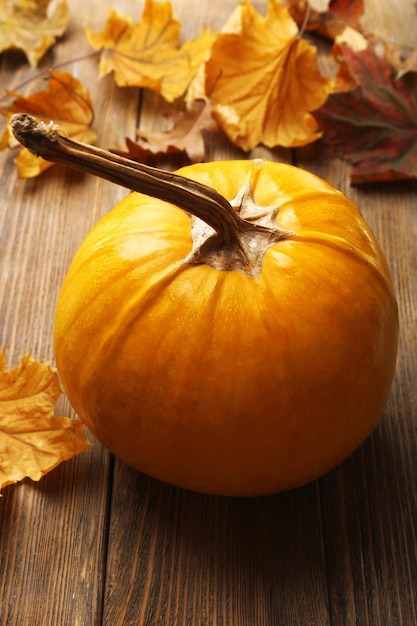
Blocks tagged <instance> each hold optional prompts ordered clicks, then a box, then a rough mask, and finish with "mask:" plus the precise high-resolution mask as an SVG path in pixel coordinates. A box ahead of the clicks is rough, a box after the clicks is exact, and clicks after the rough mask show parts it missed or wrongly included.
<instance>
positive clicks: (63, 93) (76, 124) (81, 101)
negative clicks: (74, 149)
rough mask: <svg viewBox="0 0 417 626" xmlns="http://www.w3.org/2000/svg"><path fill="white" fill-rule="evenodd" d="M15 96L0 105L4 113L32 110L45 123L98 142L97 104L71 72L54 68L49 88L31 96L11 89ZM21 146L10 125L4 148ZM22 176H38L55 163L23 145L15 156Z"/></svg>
mask: <svg viewBox="0 0 417 626" xmlns="http://www.w3.org/2000/svg"><path fill="white" fill-rule="evenodd" d="M7 93H8V95H9V96H10V97H13V98H14V100H13V102H12V103H11V104H10V105H9V106H3V107H0V113H1V114H2V115H4V116H5V117H7V118H9V119H10V118H11V117H12V115H13V114H14V113H29V114H30V115H33V116H34V117H36V119H38V120H39V121H44V122H45V123H49V122H51V121H52V122H54V123H56V124H57V125H59V126H60V127H61V128H62V129H63V130H64V131H65V132H66V134H67V135H68V137H71V138H73V139H77V140H78V141H82V142H84V143H94V141H95V140H96V134H95V132H94V131H93V130H92V128H91V124H92V122H93V118H94V110H93V104H92V101H91V98H90V94H89V92H88V90H87V89H86V88H85V87H84V86H83V85H82V83H80V81H78V80H77V79H76V78H74V77H73V76H72V75H71V74H68V73H67V72H57V71H51V72H50V73H49V79H48V88H47V89H46V90H43V91H38V92H37V93H34V94H33V95H31V96H29V97H25V96H23V95H21V94H18V93H15V92H12V91H8V92H7ZM7 147H9V148H16V147H20V144H18V142H17V141H16V139H15V137H14V135H13V133H12V131H11V129H10V128H9V125H7V127H6V129H5V131H4V133H3V136H2V137H1V138H0V149H4V148H7ZM15 163H16V165H17V168H18V174H19V177H20V178H30V177H33V176H37V175H38V174H40V173H41V172H43V171H44V170H45V169H47V168H48V167H50V166H51V165H52V163H49V162H47V161H44V160H43V159H42V158H40V157H36V156H34V155H33V154H31V153H30V152H29V151H28V150H27V149H26V148H22V149H21V151H20V153H19V155H18V156H17V157H16V159H15Z"/></svg>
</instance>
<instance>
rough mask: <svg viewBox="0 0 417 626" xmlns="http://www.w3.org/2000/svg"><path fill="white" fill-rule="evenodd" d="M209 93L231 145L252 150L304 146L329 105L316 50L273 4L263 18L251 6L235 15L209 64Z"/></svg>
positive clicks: (245, 4)
mask: <svg viewBox="0 0 417 626" xmlns="http://www.w3.org/2000/svg"><path fill="white" fill-rule="evenodd" d="M206 74H207V79H206V93H207V94H208V96H209V98H210V100H211V102H212V103H213V104H214V105H215V106H214V117H215V119H216V120H217V122H218V123H219V125H220V127H221V128H222V129H223V130H224V132H225V133H226V134H227V135H228V136H229V138H230V139H231V141H233V143H235V144H236V145H238V146H239V147H241V148H243V149H244V150H251V149H252V148H254V147H255V146H257V145H258V144H261V143H262V144H265V145H266V146H268V147H271V148H272V147H274V146H284V147H295V146H302V145H305V144H307V143H310V142H312V141H314V140H316V139H317V138H318V137H319V136H320V133H319V132H318V127H317V123H316V121H315V119H314V118H313V117H312V115H311V114H310V112H311V111H313V110H314V109H316V108H318V107H319V106H321V105H322V104H323V102H324V101H325V100H326V98H327V96H328V94H329V91H330V89H331V83H330V81H329V80H328V79H327V78H325V77H323V76H322V75H321V74H320V71H319V69H318V66H317V49H316V48H315V47H313V46H311V45H310V44H309V43H308V42H307V41H305V40H303V39H302V38H300V37H298V28H297V25H296V23H295V22H294V20H293V19H292V18H291V16H290V14H289V12H288V10H287V9H286V8H285V7H284V6H283V5H281V4H280V3H279V2H278V1H277V0H269V3H268V13H267V15H266V17H265V18H264V17H261V16H260V15H259V14H258V13H257V12H256V11H255V10H254V8H253V7H252V5H251V4H250V3H249V2H242V3H241V4H239V5H238V6H237V7H236V9H235V10H234V11H233V13H232V15H231V16H230V18H229V20H228V21H227V23H226V24H225V26H224V28H223V29H222V32H221V33H220V34H219V36H218V37H217V40H216V42H215V43H214V45H213V48H212V52H211V56H210V58H209V60H208V62H207V64H206Z"/></svg>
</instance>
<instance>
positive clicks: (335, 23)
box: [285, 0, 364, 40]
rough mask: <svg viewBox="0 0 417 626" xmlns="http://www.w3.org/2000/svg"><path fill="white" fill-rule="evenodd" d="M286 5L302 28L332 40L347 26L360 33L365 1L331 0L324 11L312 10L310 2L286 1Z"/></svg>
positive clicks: (300, 0)
mask: <svg viewBox="0 0 417 626" xmlns="http://www.w3.org/2000/svg"><path fill="white" fill-rule="evenodd" d="M285 5H286V6H287V7H288V9H289V11H290V13H291V16H292V17H293V19H294V20H295V21H296V22H297V24H298V25H299V26H300V27H303V28H304V29H305V30H307V31H314V32H317V33H319V34H320V35H322V36H324V37H327V38H328V39H331V40H333V39H334V38H335V36H336V35H337V34H338V33H339V32H340V31H341V30H343V29H344V28H345V27H346V26H350V27H351V28H354V29H355V30H358V31H359V30H360V20H361V17H362V15H363V13H364V0H331V2H330V3H329V6H328V8H327V9H326V10H324V11H323V10H317V9H314V8H312V6H311V5H312V3H311V2H308V0H285ZM317 8H318V7H317Z"/></svg>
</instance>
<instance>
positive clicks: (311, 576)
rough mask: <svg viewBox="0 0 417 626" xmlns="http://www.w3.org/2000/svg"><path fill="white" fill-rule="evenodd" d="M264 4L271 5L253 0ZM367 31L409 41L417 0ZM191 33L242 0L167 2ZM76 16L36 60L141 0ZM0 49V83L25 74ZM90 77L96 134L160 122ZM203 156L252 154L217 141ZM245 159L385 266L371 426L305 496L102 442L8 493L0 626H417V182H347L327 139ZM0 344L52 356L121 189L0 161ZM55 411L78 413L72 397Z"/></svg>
mask: <svg viewBox="0 0 417 626" xmlns="http://www.w3.org/2000/svg"><path fill="white" fill-rule="evenodd" d="M254 4H255V6H256V8H257V9H258V10H259V11H261V12H263V11H264V10H265V7H266V1H264V2H261V1H260V0H258V1H257V2H256V3H254ZM365 4H366V16H365V26H366V28H367V29H368V30H371V31H372V32H375V33H377V34H378V35H379V36H381V37H384V38H387V39H389V40H393V41H398V42H399V43H404V44H407V45H413V44H414V43H415V42H416V40H417V23H416V7H415V3H414V2H413V1H412V0H403V1H402V2H401V9H398V7H397V6H394V3H391V2H390V1H389V0H383V1H382V0H368V1H367V2H366V3H365ZM173 5H174V7H175V10H176V13H177V15H178V17H179V19H180V21H181V22H182V35H183V37H184V38H188V37H194V36H196V35H197V34H198V33H199V31H200V28H201V26H202V25H206V26H209V27H213V28H216V29H219V28H220V27H221V25H222V24H223V22H224V20H225V19H226V17H227V16H228V15H229V14H230V12H231V10H232V8H233V7H234V6H235V3H234V2H232V0H226V1H224V2H219V1H218V0H211V1H210V2H209V1H208V0H199V2H198V3H197V2H186V1H185V0H173ZM69 6H70V10H71V26H70V29H69V31H68V33H67V34H66V35H65V37H64V38H63V40H62V41H60V43H59V45H58V46H56V47H55V48H54V49H53V51H52V52H51V53H49V54H48V56H47V58H46V59H45V60H44V61H43V62H42V68H43V69H47V68H48V67H49V66H51V65H53V66H56V65H57V64H60V63H63V62H66V61H71V59H76V58H79V57H80V58H81V57H83V56H84V55H85V54H87V53H88V52H89V51H90V48H89V46H88V44H87V42H86V40H85V37H84V30H83V29H84V26H85V25H86V24H88V25H89V26H90V27H91V28H93V29H96V30H101V29H102V26H103V24H104V22H105V20H106V18H107V12H108V9H109V7H111V6H113V7H114V8H116V9H117V10H118V11H120V12H122V13H126V14H130V15H132V16H133V18H134V19H135V20H138V19H139V18H140V15H141V10H142V7H143V2H138V3H134V6H132V3H131V2H129V1H128V0H123V1H120V0H117V2H115V1H113V2H111V1H110V0H100V1H99V0H90V2H89V4H88V12H87V11H86V10H85V3H82V2H81V0H69ZM25 67H26V64H25V62H24V59H23V57H22V56H21V55H19V54H18V53H10V54H9V53H7V54H3V55H2V57H1V66H0V87H1V89H2V90H4V89H5V88H6V87H13V88H15V87H16V86H17V85H18V84H19V82H23V80H25V77H26V74H25V70H24V68H25ZM65 69H67V70H68V71H71V72H73V73H75V75H77V77H78V78H79V79H80V80H82V81H83V82H84V83H85V84H87V85H88V87H89V89H90V91H91V94H92V98H93V101H94V104H95V111H96V121H95V125H94V126H95V129H96V131H97V133H98V136H99V138H98V144H99V145H101V146H103V147H113V146H115V145H116V144H117V143H119V142H120V141H122V140H123V138H124V137H125V136H129V137H131V138H134V136H135V129H136V127H137V124H138V123H140V126H141V128H142V129H143V130H147V129H150V128H156V127H158V126H159V127H160V126H161V124H162V121H161V119H162V118H161V115H162V113H163V110H164V106H165V105H164V103H163V102H162V101H161V99H160V98H159V97H158V96H155V94H152V93H140V92H138V91H137V90H135V89H127V90H121V89H118V88H116V87H115V85H114V84H113V81H112V79H111V77H108V78H105V79H101V80H100V81H97V79H96V61H94V60H93V59H83V60H79V61H72V62H71V63H69V65H68V66H67V67H66V68H65ZM207 151H208V158H209V159H210V160H212V159H224V158H246V156H247V155H244V154H243V153H242V152H241V151H239V150H238V149H236V148H235V147H233V146H231V145H230V143H229V142H228V141H227V140H226V139H224V138H223V137H221V136H220V135H219V136H216V135H211V136H209V137H207ZM251 156H256V157H261V156H262V157H266V158H273V159H275V160H284V161H287V162H295V163H296V164H298V165H300V166H303V167H306V168H307V169H310V170H311V171H314V172H316V173H317V174H319V175H320V176H323V177H324V178H326V179H327V180H329V182H331V183H332V184H333V185H335V186H336V187H338V188H340V189H342V191H344V192H345V193H346V194H347V195H349V196H350V197H352V199H353V200H354V201H355V202H357V204H358V205H359V206H360V208H361V210H362V212H363V213H364V215H365V217H366V219H367V220H368V221H369V223H370V224H371V226H372V228H373V229H374V231H375V233H376V235H377V237H378V239H379V240H380V242H381V245H382V247H383V248H384V250H385V252H386V255H387V258H388V260H389V263H390V266H391V269H392V273H393V279H394V284H395V288H396V291H397V295H398V302H399V309H400V321H401V334H400V344H399V357H398V366H397V373H396V378H395V381H394V385H393V389H392V393H391V397H390V400H389V403H388V405H387V407H386V410H385V413H384V416H383V419H382V420H381V423H380V425H379V427H378V428H377V430H376V431H375V433H374V434H373V435H372V436H371V437H370V438H369V440H368V441H367V442H365V444H364V445H363V446H362V447H361V448H360V449H359V450H358V451H357V452H356V453H355V454H354V455H352V457H351V458H349V459H348V460H347V461H346V462H345V463H344V464H343V465H341V466H340V467H338V468H336V469H335V470H334V471H332V472H330V473H329V474H328V475H326V476H325V477H323V478H322V479H320V480H318V481H315V482H314V483H312V484H310V485H307V486H306V487H303V488H301V489H298V490H295V491H291V492H288V493H284V494H279V495H276V496H272V497H268V498H260V499H247V500H244V499H243V500H242V499H233V498H217V497H210V496H203V495H199V494H194V493H190V492H185V491H182V490H179V489H175V488H173V487H170V486H167V485H164V484H162V483H159V482H157V481H154V480H152V479H150V478H147V477H145V476H142V475H140V474H138V473H136V472H135V471H133V470H131V469H130V468H128V467H126V466H125V465H123V464H122V463H121V462H119V461H117V460H114V459H113V458H112V457H111V456H110V455H109V453H108V452H107V451H106V450H104V449H103V448H102V447H101V446H100V445H99V444H98V443H97V442H96V443H95V445H94V446H93V447H92V448H91V450H89V451H88V452H86V453H83V454H82V455H80V456H78V457H77V458H75V459H73V460H71V461H69V462H67V463H65V464H63V465H62V466H60V467H59V468H57V469H56V470H54V472H52V473H51V474H50V475H48V476H47V477H45V478H44V479H43V480H42V481H41V482H40V483H31V482H29V481H27V482H23V483H21V484H19V485H15V486H11V487H8V488H6V489H5V490H4V493H3V497H2V498H1V500H0V626H76V625H78V626H98V625H105V626H129V625H132V626H157V625H161V626H185V625H189V626H330V625H331V626H379V625H381V626H397V625H398V626H414V625H415V624H417V599H416V595H417V594H416V588H417V536H416V535H417V529H416V519H417V485H416V479H417V467H416V459H417V441H416V426H417V416H416V407H417V386H416V378H417V376H416V375H417V331H416V320H417V252H416V245H415V242H416V239H417V209H416V207H417V185H416V184H415V183H401V184H400V183H396V184H393V185H382V184H381V185H372V186H369V187H368V188H366V189H357V188H352V187H351V186H350V185H349V176H348V175H349V167H348V166H347V164H346V163H344V162H341V161H338V160H335V159H333V158H330V157H329V156H328V155H326V154H325V153H324V152H323V150H322V149H321V147H320V145H319V144H315V145H314V146H310V147H307V148H305V149H302V150H297V151H286V150H267V149H265V148H262V147H260V148H257V149H256V150H255V151H254V152H253V154H252V155H251ZM0 175H1V189H2V204H1V206H0V346H2V347H4V348H5V350H6V354H7V357H8V361H9V364H10V365H14V364H16V363H17V362H18V360H19V359H20V358H21V357H22V355H23V354H25V353H26V352H28V351H30V352H31V353H32V354H33V355H34V356H35V357H36V358H38V359H40V360H47V361H50V362H53V346H52V327H53V317H54V310H55V302H56V298H57V295H58V292H59V287H60V284H61V281H62V278H63V276H64V274H65V272H66V269H67V268H68V265H69V263H70V260H71V258H72V256H73V254H74V253H75V251H76V249H77V247H78V246H79V244H80V243H81V241H82V239H83V238H84V236H85V234H86V233H87V232H88V231H89V230H90V228H91V226H92V225H93V224H94V223H95V222H96V221H97V219H99V217H101V216H102V215H104V214H105V213H106V212H107V211H108V210H109V209H110V208H111V207H112V206H113V205H114V204H115V203H116V202H117V200H118V199H119V198H121V197H123V196H124V195H125V193H126V192H125V191H124V190H122V189H119V188H117V187H116V186H114V185H111V184H110V183H106V182H103V181H98V180H95V179H92V178H89V177H87V176H81V175H79V174H76V173H74V172H69V171H67V170H64V169H63V168H59V167H57V168H56V169H55V170H53V171H52V170H51V171H50V172H49V173H48V175H47V176H43V177H40V178H39V179H34V180H27V181H21V180H18V179H17V177H16V172H15V167H14V165H13V162H12V155H10V154H9V153H6V152H5V153H2V154H0ZM58 409H59V412H60V413H61V414H64V415H71V414H72V412H71V409H70V407H69V405H68V403H67V402H66V401H65V399H63V400H62V401H60V403H59V407H58Z"/></svg>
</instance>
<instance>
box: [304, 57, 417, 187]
mask: <svg viewBox="0 0 417 626" xmlns="http://www.w3.org/2000/svg"><path fill="white" fill-rule="evenodd" d="M338 54H339V55H343V59H344V63H345V64H346V66H347V68H348V70H349V72H350V73H351V75H352V77H353V79H354V81H355V83H356V84H357V87H355V88H354V89H353V90H351V91H344V92H342V93H335V94H332V95H331V96H330V97H329V98H328V100H327V102H326V103H325V104H324V105H323V106H322V107H321V108H320V109H318V110H317V111H315V112H314V115H315V117H316V119H317V121H318V122H319V124H320V127H321V129H322V131H323V141H324V143H325V144H326V145H327V147H328V148H329V149H330V150H331V151H332V152H333V153H335V154H337V155H339V156H341V157H343V158H346V159H347V160H349V161H350V162H351V163H352V164H353V168H352V172H351V180H352V183H354V184H359V183H365V182H373V181H388V180H397V179H404V178H417V120H416V114H415V112H416V110H417V74H416V73H414V72H408V73H406V74H405V75H403V76H401V77H400V78H397V72H396V70H395V69H394V68H393V67H392V66H391V65H390V64H389V63H388V61H387V60H386V59H384V58H382V57H380V56H378V55H377V54H376V53H375V50H374V49H373V48H371V47H370V48H367V49H366V50H361V51H354V50H352V49H351V48H349V47H348V46H344V45H342V46H339V49H338Z"/></svg>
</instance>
